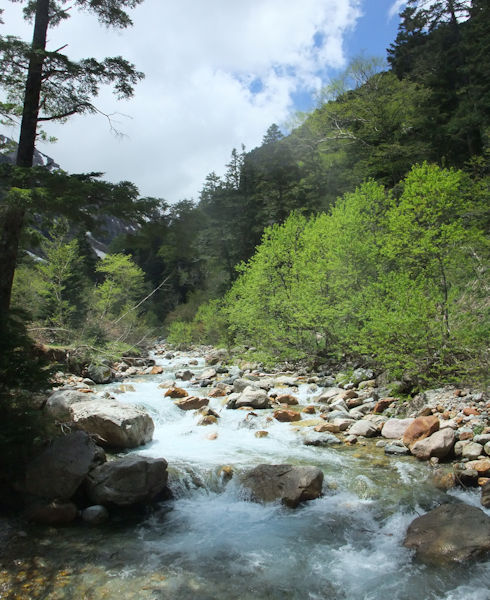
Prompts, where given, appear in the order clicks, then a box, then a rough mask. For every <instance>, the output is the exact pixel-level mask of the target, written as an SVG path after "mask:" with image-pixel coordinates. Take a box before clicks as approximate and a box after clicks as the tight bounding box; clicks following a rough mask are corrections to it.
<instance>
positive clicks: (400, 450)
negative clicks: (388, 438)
mask: <svg viewBox="0 0 490 600" xmlns="http://www.w3.org/2000/svg"><path fill="white" fill-rule="evenodd" d="M385 444H386V446H385V447H384V450H385V454H397V455H404V454H409V452H410V450H409V449H408V448H407V447H406V446H402V445H401V444H387V443H386V442H385Z"/></svg>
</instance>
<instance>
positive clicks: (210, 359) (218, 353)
mask: <svg viewBox="0 0 490 600" xmlns="http://www.w3.org/2000/svg"><path fill="white" fill-rule="evenodd" d="M204 358H205V360H206V364H207V365H210V366H213V365H217V364H218V363H219V362H226V361H227V360H228V351H227V350H226V348H217V349H216V350H212V351H211V352H209V353H208V354H206V356H205V357H204Z"/></svg>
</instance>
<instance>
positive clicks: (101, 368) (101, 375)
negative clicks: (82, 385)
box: [87, 364, 114, 383]
mask: <svg viewBox="0 0 490 600" xmlns="http://www.w3.org/2000/svg"><path fill="white" fill-rule="evenodd" d="M87 375H88V376H89V377H90V379H91V380H92V381H93V382H95V383H110V382H111V381H112V380H113V378H114V374H113V372H112V370H111V368H110V367H109V366H107V365H94V364H90V365H89V366H88V368H87Z"/></svg>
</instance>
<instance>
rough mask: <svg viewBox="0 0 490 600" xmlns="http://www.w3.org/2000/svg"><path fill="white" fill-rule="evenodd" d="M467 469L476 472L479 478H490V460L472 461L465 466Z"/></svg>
mask: <svg viewBox="0 0 490 600" xmlns="http://www.w3.org/2000/svg"><path fill="white" fill-rule="evenodd" d="M465 467H466V469H472V470H475V471H476V472H477V473H478V476H479V477H490V458H482V459H480V460H470V461H469V462H467V463H466V464H465Z"/></svg>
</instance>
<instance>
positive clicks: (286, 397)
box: [276, 394, 298, 406]
mask: <svg viewBox="0 0 490 600" xmlns="http://www.w3.org/2000/svg"><path fill="white" fill-rule="evenodd" d="M276 402H278V403H279V404H289V405H291V406H292V405H296V404H298V399H297V398H296V396H293V394H280V395H279V396H277V398H276Z"/></svg>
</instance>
